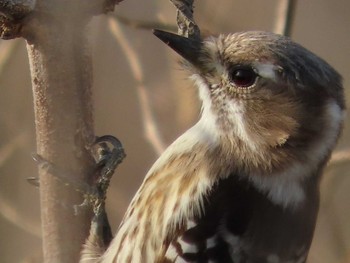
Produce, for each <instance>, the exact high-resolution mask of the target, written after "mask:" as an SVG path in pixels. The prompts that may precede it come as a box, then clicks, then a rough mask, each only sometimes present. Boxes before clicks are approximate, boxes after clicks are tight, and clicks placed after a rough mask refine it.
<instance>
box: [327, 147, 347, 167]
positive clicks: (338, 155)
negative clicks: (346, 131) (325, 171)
mask: <svg viewBox="0 0 350 263" xmlns="http://www.w3.org/2000/svg"><path fill="white" fill-rule="evenodd" d="M349 161H350V150H349V149H348V150H342V151H336V152H334V153H333V154H332V157H331V159H330V161H329V163H328V167H329V166H333V165H337V164H339V163H346V162H349Z"/></svg>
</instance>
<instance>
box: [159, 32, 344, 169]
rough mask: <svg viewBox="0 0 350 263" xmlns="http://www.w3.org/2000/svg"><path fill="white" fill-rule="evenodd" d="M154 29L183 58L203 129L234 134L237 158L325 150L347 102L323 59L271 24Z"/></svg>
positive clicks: (261, 159) (277, 158)
mask: <svg viewBox="0 0 350 263" xmlns="http://www.w3.org/2000/svg"><path fill="white" fill-rule="evenodd" d="M155 35H156V36H158V37H159V38H160V39H161V40H162V41H164V42H165V43H167V44H168V45H169V46H170V47H171V48H172V49H174V50H175V51H176V52H177V53H179V54H180V55H181V56H182V57H183V58H184V59H185V62H184V64H185V65H186V67H187V68H189V69H190V71H191V73H192V74H193V78H194V79H195V81H196V84H197V86H198V88H199V94H200V97H201V99H202V101H203V106H202V111H203V112H202V118H201V122H202V123H204V126H205V127H206V128H207V131H208V132H209V133H210V134H211V136H212V137H215V138H219V139H224V141H226V143H227V142H229V141H231V142H232V143H231V144H230V145H231V146H233V148H234V149H235V152H237V154H239V155H240V157H241V159H245V157H244V156H245V155H247V156H246V158H250V160H252V158H251V156H255V157H254V158H256V161H253V162H255V165H253V166H259V165H261V163H264V165H269V166H270V167H267V168H268V169H267V170H271V169H272V168H274V167H276V166H279V165H282V164H283V163H285V162H290V160H292V159H303V158H305V156H306V155H309V154H313V155H317V156H318V157H317V159H322V158H324V157H325V156H327V155H329V152H330V150H331V149H332V148H333V146H334V144H335V142H336V138H337V137H338V134H339V130H340V128H341V123H342V112H343V109H344V107H345V106H344V97H343V89H342V83H341V77H340V75H339V74H338V73H337V72H336V71H335V70H334V69H333V68H332V67H331V66H329V65H328V64H327V63H326V62H325V61H324V60H322V59H321V58H319V57H317V56H316V55H314V54H313V53H311V52H310V51H308V50H306V49H305V48H303V47H302V46H300V45H298V44H296V43H295V42H293V41H292V40H290V39H289V38H287V37H284V36H281V35H276V34H273V33H269V32H261V31H252V32H242V33H235V34H229V35H220V36H218V37H210V38H208V39H206V40H204V41H201V40H195V39H189V38H185V37H181V36H178V35H175V34H171V33H167V32H163V31H158V30H156V31H155ZM322 145H324V146H322ZM315 151H317V153H315ZM319 151H321V152H322V153H318V152H319ZM266 156H269V157H266ZM286 157H288V158H286ZM254 158H253V159H254Z"/></svg>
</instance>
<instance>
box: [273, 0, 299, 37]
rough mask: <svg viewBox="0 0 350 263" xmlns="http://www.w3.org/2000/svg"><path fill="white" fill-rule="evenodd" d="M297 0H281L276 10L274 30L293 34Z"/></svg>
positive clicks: (283, 33) (286, 34)
mask: <svg viewBox="0 0 350 263" xmlns="http://www.w3.org/2000/svg"><path fill="white" fill-rule="evenodd" d="M296 6H297V0H280V1H279V2H278V5H277V10H276V21H275V28H274V30H273V32H275V33H277V34H281V35H285V36H291V33H292V27H293V22H294V15H295V9H296Z"/></svg>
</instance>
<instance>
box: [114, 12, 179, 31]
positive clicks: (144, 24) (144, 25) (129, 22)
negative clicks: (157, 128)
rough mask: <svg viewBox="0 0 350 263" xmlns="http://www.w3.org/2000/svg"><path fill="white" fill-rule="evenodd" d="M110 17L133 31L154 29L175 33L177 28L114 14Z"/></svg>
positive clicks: (171, 25) (158, 22)
mask: <svg viewBox="0 0 350 263" xmlns="http://www.w3.org/2000/svg"><path fill="white" fill-rule="evenodd" d="M111 17H114V18H115V19H116V20H117V21H118V22H120V23H122V24H124V25H126V26H129V27H132V28H135V29H144V30H152V29H154V28H157V29H161V30H165V31H176V30H177V27H176V26H175V25H173V24H167V23H162V22H160V21H144V20H137V19H130V18H128V17H125V16H122V15H119V14H114V15H112V16H111Z"/></svg>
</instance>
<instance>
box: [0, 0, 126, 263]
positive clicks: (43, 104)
mask: <svg viewBox="0 0 350 263" xmlns="http://www.w3.org/2000/svg"><path fill="white" fill-rule="evenodd" d="M118 2H120V1H119V0H94V1H92V0H91V1H86V0H74V1H71V0H45V1H43V0H38V1H37V2H36V3H35V1H29V0H28V1H24V0H12V1H10V0H5V1H1V3H0V12H2V14H3V15H2V16H1V19H0V30H1V32H0V33H1V35H2V37H3V38H7V39H8V38H14V37H24V38H25V39H26V40H27V50H28V54H29V62H30V69H31V78H32V85H33V96H34V112H35V124H36V138H37V151H38V153H39V154H40V155H41V156H42V157H43V158H44V159H46V160H47V161H48V162H50V163H52V164H54V165H55V166H57V167H59V168H60V169H62V170H63V171H67V172H69V174H70V175H71V176H72V178H73V177H74V179H75V180H76V181H79V180H83V181H85V182H90V181H91V180H92V178H90V177H91V175H92V173H93V171H94V168H95V162H94V160H93V158H92V156H91V152H90V146H91V145H92V144H93V142H94V140H95V135H94V129H93V116H92V115H93V114H92V91H91V87H92V62H91V52H90V48H89V44H88V41H87V29H86V26H87V24H88V22H89V21H90V19H91V18H92V16H93V15H96V14H101V13H105V12H107V11H110V10H112V9H113V8H114V5H115V4H116V3H118ZM34 5H35V7H34ZM33 8H34V9H35V10H33ZM32 11H33V12H32ZM29 14H30V15H29ZM39 176H40V202H41V219H42V233H43V251H44V261H45V262H50V263H51V262H53V263H54V262H65V263H70V262H71V263H73V262H74V263H75V262H78V260H79V258H80V250H81V245H82V243H83V242H84V241H85V239H86V237H87V235H88V233H89V228H90V220H91V213H90V212H89V211H85V212H81V213H80V214H79V215H74V209H73V207H74V205H78V204H80V203H82V201H83V200H82V196H81V194H80V193H78V192H77V191H76V190H75V189H73V188H72V187H67V186H66V185H65V184H63V183H61V182H59V181H58V180H56V178H55V176H54V175H53V174H51V173H50V169H44V168H43V167H39Z"/></svg>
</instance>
